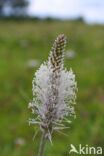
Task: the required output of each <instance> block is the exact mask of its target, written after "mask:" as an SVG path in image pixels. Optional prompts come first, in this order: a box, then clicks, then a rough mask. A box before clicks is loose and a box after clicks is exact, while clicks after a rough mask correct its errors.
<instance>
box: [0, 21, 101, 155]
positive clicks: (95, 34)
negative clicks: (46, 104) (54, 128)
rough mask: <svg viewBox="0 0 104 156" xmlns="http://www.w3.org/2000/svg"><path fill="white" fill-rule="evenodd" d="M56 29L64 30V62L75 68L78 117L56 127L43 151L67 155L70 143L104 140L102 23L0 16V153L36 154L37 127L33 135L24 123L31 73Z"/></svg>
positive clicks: (44, 55) (45, 53)
mask: <svg viewBox="0 0 104 156" xmlns="http://www.w3.org/2000/svg"><path fill="white" fill-rule="evenodd" d="M60 33H64V34H65V35H66V36H67V46H66V50H65V67H67V69H70V67H71V68H72V69H73V71H74V73H75V74H76V81H77V82H78V93H77V105H76V106H75V111H76V115H77V118H76V119H75V120H74V119H73V118H72V121H73V122H72V123H71V124H70V129H67V130H64V131H62V132H64V133H66V134H67V135H68V136H64V135H62V134H59V133H57V132H54V135H53V145H51V144H50V142H49V141H48V142H47V145H46V146H47V149H46V151H45V156H68V155H69V150H70V144H73V145H75V147H76V148H78V145H79V144H82V146H85V145H86V144H88V146H94V147H97V146H101V147H103V146H104V26H101V25H87V24H85V23H84V22H82V21H80V20H79V21H59V20H52V21H51V20H39V21H36V20H17V21H16V20H2V19H1V20H0V89H1V91H0V156H37V151H38V146H39V141H40V137H41V133H40V132H39V133H38V135H37V136H36V138H35V140H34V141H33V136H34V133H35V131H36V130H35V129H34V126H29V125H28V119H29V117H30V116H31V112H30V110H29V109H28V103H29V102H30V101H31V100H32V98H33V96H32V79H33V76H34V72H35V71H36V70H37V69H38V68H39V66H40V64H41V63H43V62H44V61H46V60H47V58H48V55H49V52H50V50H51V47H52V44H53V42H54V40H55V39H56V37H57V35H59V34H60ZM71 155H72V156H74V155H75V154H71Z"/></svg>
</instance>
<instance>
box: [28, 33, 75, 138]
mask: <svg viewBox="0 0 104 156" xmlns="http://www.w3.org/2000/svg"><path fill="white" fill-rule="evenodd" d="M65 45H66V37H65V35H64V34H61V35H59V36H58V37H57V39H56V40H55V42H54V44H53V47H52V50H51V52H50V55H49V59H48V61H47V62H45V63H44V64H42V65H41V66H40V68H39V70H37V71H36V73H35V75H34V79H33V81H32V85H33V100H32V103H29V108H31V109H32V113H33V115H34V118H33V119H29V123H30V124H39V125H40V130H41V131H45V133H46V137H48V138H49V139H50V140H51V134H52V132H53V131H54V130H60V129H64V128H67V127H65V122H68V123H70V122H71V121H70V120H68V119H69V117H68V116H71V115H75V112H74V107H73V104H75V100H76V90H77V83H76V81H75V75H74V74H73V72H72V69H70V71H67V70H66V69H65V68H64V48H65ZM67 117H68V119H67Z"/></svg>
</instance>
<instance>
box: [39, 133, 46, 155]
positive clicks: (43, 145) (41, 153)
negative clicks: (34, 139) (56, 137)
mask: <svg viewBox="0 0 104 156" xmlns="http://www.w3.org/2000/svg"><path fill="white" fill-rule="evenodd" d="M46 141H47V138H46V137H45V131H43V132H42V136H41V142H40V147H39V152H38V156H43V154H44V150H45V144H46Z"/></svg>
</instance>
